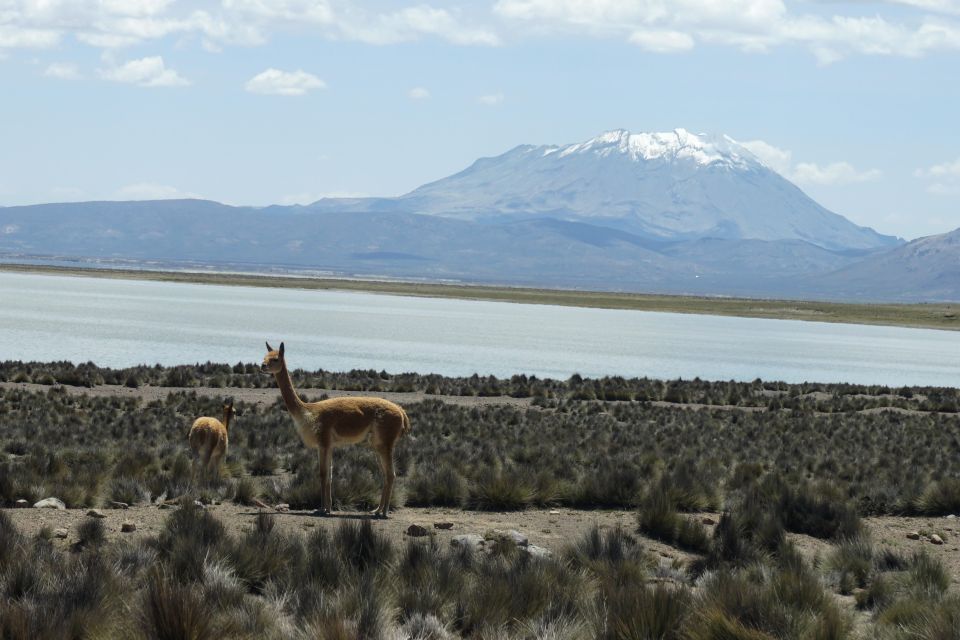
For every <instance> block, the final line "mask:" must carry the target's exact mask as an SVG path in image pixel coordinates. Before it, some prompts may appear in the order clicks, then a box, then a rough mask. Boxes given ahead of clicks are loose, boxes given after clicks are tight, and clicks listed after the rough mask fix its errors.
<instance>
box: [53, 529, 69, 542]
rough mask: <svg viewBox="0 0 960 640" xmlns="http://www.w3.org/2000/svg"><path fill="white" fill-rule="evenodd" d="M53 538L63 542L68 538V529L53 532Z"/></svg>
mask: <svg viewBox="0 0 960 640" xmlns="http://www.w3.org/2000/svg"><path fill="white" fill-rule="evenodd" d="M53 537H54V538H60V539H61V540H63V539H64V538H66V537H67V530H66V529H54V530H53Z"/></svg>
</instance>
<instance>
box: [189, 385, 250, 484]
mask: <svg viewBox="0 0 960 640" xmlns="http://www.w3.org/2000/svg"><path fill="white" fill-rule="evenodd" d="M237 415H239V413H238V412H237V411H235V410H234V408H233V401H232V400H231V401H230V402H229V403H227V404H225V405H223V422H221V421H219V420H217V419H216V418H209V417H206V416H204V417H202V418H197V419H196V420H194V421H193V426H192V427H190V435H188V436H187V438H188V440H189V441H190V448H191V449H193V452H194V453H195V454H196V459H195V460H194V462H193V465H194V466H193V475H194V476H196V475H197V470H198V467H199V469H200V471H202V473H203V475H204V477H205V478H207V479H210V478H215V477H216V475H217V472H218V471H219V469H220V461H221V460H223V456H225V455H227V444H228V438H227V435H228V432H229V430H230V421H231V420H232V419H233V417H234V416H237Z"/></svg>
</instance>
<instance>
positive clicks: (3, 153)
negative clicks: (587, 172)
mask: <svg viewBox="0 0 960 640" xmlns="http://www.w3.org/2000/svg"><path fill="white" fill-rule="evenodd" d="M958 117H960V0H887V1H870V0H860V1H856V2H833V1H830V0H675V1H671V0H470V1H466V0H464V1H459V2H458V1H456V0H454V1H440V0H424V1H423V2H419V1H417V0H413V1H412V2H407V1H406V0H393V1H389V2H387V1H370V2H360V1H357V0H222V1H221V2H184V1H176V0H99V1H84V0H0V206H9V205H18V204H34V203H44V202H66V201H81V200H100V199H110V200H129V199H153V198H172V197H201V198H208V199H212V200H217V201H220V202H225V203H228V204H243V205H268V204H295V203H309V202H312V201H315V200H318V199H320V198H322V197H330V196H366V195H378V196H381V195H382V196H390V195H399V194H402V193H406V192H408V191H410V190H412V189H414V188H416V187H417V186H419V185H421V184H423V183H425V182H429V181H432V180H436V179H439V178H442V177H444V176H446V175H449V174H452V173H455V172H457V171H460V170H461V169H463V168H465V167H467V166H468V165H470V164H471V163H472V162H473V161H474V160H476V159H477V158H480V157H486V156H494V155H498V154H500V153H503V152H505V151H507V150H509V149H510V148H512V147H514V146H516V145H519V144H564V143H570V142H577V141H582V140H586V139H588V138H591V137H594V136H596V135H598V134H600V133H601V132H603V131H607V130H611V129H628V130H630V131H633V132H642V131H669V130H672V129H674V128H685V129H688V130H691V131H694V132H705V133H714V134H726V135H729V136H731V137H733V138H734V139H736V140H738V141H740V142H742V143H744V144H745V145H746V146H748V148H750V149H751V150H752V151H753V152H754V153H755V154H757V155H758V156H760V157H761V158H762V159H764V161H765V162H767V164H769V165H770V166H771V167H772V168H774V169H776V170H777V171H779V172H780V173H782V174H783V175H784V176H786V177H787V178H789V179H790V180H792V181H794V182H795V183H796V184H797V185H798V186H800V187H801V188H802V189H803V190H804V191H806V192H807V193H808V194H809V195H810V196H811V197H813V198H814V199H815V200H817V201H818V202H820V203H821V204H823V205H824V206H826V207H828V208H829V209H831V210H833V211H836V212H837V213H840V214H842V215H845V216H846V217H848V218H850V219H851V220H853V221H854V222H856V223H858V224H862V225H867V226H871V227H873V228H875V229H877V230H878V231H880V232H882V233H888V234H893V235H897V236H901V237H904V238H907V239H912V238H916V237H919V236H924V235H930V234H935V233H942V232H946V231H949V230H952V229H955V228H958V227H960V126H958V124H960V123H958Z"/></svg>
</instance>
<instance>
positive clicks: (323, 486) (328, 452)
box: [317, 447, 333, 515]
mask: <svg viewBox="0 0 960 640" xmlns="http://www.w3.org/2000/svg"><path fill="white" fill-rule="evenodd" d="M317 455H318V457H319V458H320V501H321V503H320V514H321V515H330V514H331V513H333V447H321V448H320V449H318V450H317Z"/></svg>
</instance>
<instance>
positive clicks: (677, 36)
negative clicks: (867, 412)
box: [629, 29, 694, 53]
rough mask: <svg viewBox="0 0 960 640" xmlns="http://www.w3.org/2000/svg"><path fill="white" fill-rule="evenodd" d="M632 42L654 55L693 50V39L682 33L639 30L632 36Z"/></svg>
mask: <svg viewBox="0 0 960 640" xmlns="http://www.w3.org/2000/svg"><path fill="white" fill-rule="evenodd" d="M629 40H630V42H632V43H633V44H635V45H638V46H640V47H641V48H643V49H646V50H647V51H653V52H654V53H674V52H677V51H689V50H690V49H693V46H694V41H693V37H692V36H690V35H689V34H686V33H683V32H681V31H657V30H647V29H638V30H636V31H634V32H633V33H631V34H630V37H629Z"/></svg>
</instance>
